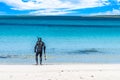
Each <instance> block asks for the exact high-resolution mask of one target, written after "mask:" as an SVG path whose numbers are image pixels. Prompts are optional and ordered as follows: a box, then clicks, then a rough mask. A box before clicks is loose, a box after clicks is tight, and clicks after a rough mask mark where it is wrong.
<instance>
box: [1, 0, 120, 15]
mask: <svg viewBox="0 0 120 80" xmlns="http://www.w3.org/2000/svg"><path fill="white" fill-rule="evenodd" d="M0 15H77V16H79V15H120V0H0Z"/></svg>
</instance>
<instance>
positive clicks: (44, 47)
mask: <svg viewBox="0 0 120 80" xmlns="http://www.w3.org/2000/svg"><path fill="white" fill-rule="evenodd" d="M43 49H44V57H45V60H46V46H45V44H44V43H43Z"/></svg>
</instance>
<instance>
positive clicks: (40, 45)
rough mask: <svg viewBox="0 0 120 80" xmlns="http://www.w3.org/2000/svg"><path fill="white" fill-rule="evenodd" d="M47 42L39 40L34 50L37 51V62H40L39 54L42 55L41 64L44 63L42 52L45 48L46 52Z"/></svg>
mask: <svg viewBox="0 0 120 80" xmlns="http://www.w3.org/2000/svg"><path fill="white" fill-rule="evenodd" d="M45 48H46V47H45V44H44V42H42V41H37V43H36V45H35V48H34V51H35V53H36V55H35V59H36V64H38V56H39V57H40V64H42V52H43V49H44V53H45Z"/></svg>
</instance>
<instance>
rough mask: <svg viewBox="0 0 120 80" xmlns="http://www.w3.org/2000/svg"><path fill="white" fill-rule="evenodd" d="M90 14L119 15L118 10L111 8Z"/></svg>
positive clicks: (119, 11)
mask: <svg viewBox="0 0 120 80" xmlns="http://www.w3.org/2000/svg"><path fill="white" fill-rule="evenodd" d="M90 15H120V10H117V9H113V10H112V11H106V12H100V13H94V14H90Z"/></svg>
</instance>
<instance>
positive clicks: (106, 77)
mask: <svg viewBox="0 0 120 80" xmlns="http://www.w3.org/2000/svg"><path fill="white" fill-rule="evenodd" d="M119 79H120V64H48V65H42V66H40V65H38V66H37V65H0V80H119Z"/></svg>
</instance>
